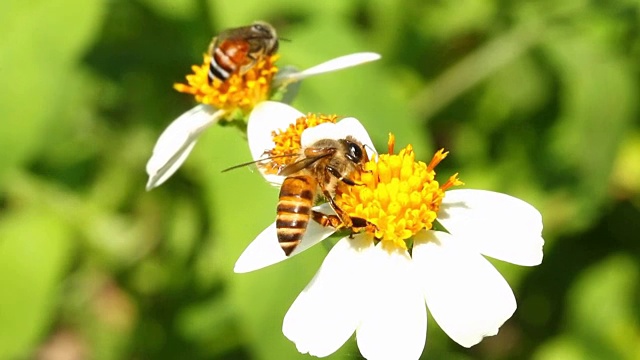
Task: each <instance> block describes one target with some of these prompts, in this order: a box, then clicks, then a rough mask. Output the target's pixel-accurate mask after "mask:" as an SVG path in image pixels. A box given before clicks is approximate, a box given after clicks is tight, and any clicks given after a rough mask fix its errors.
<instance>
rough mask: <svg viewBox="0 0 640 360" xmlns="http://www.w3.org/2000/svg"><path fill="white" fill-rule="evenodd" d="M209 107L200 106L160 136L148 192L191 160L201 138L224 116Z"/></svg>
mask: <svg viewBox="0 0 640 360" xmlns="http://www.w3.org/2000/svg"><path fill="white" fill-rule="evenodd" d="M224 113H225V112H224V111H223V110H218V111H216V109H215V108H213V107H211V106H209V105H203V104H201V105H198V106H196V107H194V108H193V109H191V110H189V111H187V112H185V113H184V114H182V115H180V117H178V118H177V119H176V120H174V121H173V122H172V123H171V124H170V125H169V126H168V127H167V128H166V129H165V130H164V131H163V132H162V134H161V135H160V137H159V138H158V141H157V142H156V145H155V146H154V148H153V154H152V155H151V158H150V159H149V161H148V162H147V174H148V175H149V181H148V182H147V190H151V189H153V188H154V187H156V186H159V185H161V184H162V183H163V182H165V181H166V180H167V179H168V178H169V177H170V176H171V175H173V173H174V172H176V170H178V168H179V167H180V166H181V165H182V163H183V162H184V161H185V160H186V159H187V156H189V153H191V150H192V149H193V147H194V145H195V144H196V141H197V140H198V137H199V136H200V134H201V133H202V131H204V130H205V129H206V128H208V127H209V126H211V125H213V124H215V123H216V122H217V121H218V120H219V119H220V118H221V117H222V116H223V115H224Z"/></svg>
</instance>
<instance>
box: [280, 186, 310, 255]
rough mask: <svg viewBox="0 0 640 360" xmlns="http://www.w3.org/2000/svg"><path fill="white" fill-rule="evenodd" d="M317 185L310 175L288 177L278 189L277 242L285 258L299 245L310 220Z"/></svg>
mask: <svg viewBox="0 0 640 360" xmlns="http://www.w3.org/2000/svg"><path fill="white" fill-rule="evenodd" d="M316 187H317V183H316V180H315V179H314V178H313V177H312V176H310V175H297V176H289V177H287V178H286V179H285V180H284V182H283V183H282V187H281V188H280V200H279V201H278V211H277V215H276V231H277V234H278V242H280V246H281V247H282V250H284V252H285V254H287V256H288V255H289V254H291V252H292V251H293V250H294V249H295V248H296V246H298V244H300V241H301V240H302V237H303V236H304V233H305V231H306V230H307V225H309V221H310V219H311V207H312V206H313V201H314V198H315V194H316Z"/></svg>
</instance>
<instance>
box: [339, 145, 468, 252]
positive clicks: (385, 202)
mask: <svg viewBox="0 0 640 360" xmlns="http://www.w3.org/2000/svg"><path fill="white" fill-rule="evenodd" d="M388 145H389V154H383V155H379V156H378V159H377V160H375V159H373V160H371V161H369V162H368V163H366V164H365V170H364V171H362V172H357V171H356V172H355V173H354V174H352V179H353V180H355V181H356V183H357V184H358V185H355V186H349V185H347V184H344V183H342V182H340V183H339V185H338V187H337V189H336V199H335V201H336V204H337V205H338V207H340V209H342V210H343V211H345V212H346V213H347V214H349V216H351V217H358V218H363V219H366V220H367V221H369V222H370V223H372V224H374V225H375V227H376V229H375V230H370V231H372V232H373V233H374V236H375V238H376V239H378V240H380V241H382V242H383V244H382V245H384V246H394V247H400V248H403V249H408V248H409V247H410V244H408V243H407V241H409V240H410V239H411V237H412V236H414V235H415V234H416V233H417V232H418V231H421V230H422V229H427V230H428V229H431V228H432V226H433V222H434V221H435V220H436V218H437V215H438V211H439V210H440V204H441V203H442V199H443V198H444V193H445V191H446V190H447V189H448V188H450V187H452V186H457V185H462V182H461V181H460V180H458V174H457V173H456V174H454V175H453V176H451V177H450V178H449V180H447V182H445V183H444V184H443V185H440V184H439V183H438V181H436V180H435V175H436V173H435V167H436V166H437V165H438V163H440V161H442V160H443V159H444V158H445V157H446V156H447V154H448V152H444V151H443V150H442V149H441V150H439V151H438V152H436V154H435V155H434V156H433V159H432V160H431V162H430V163H429V164H428V165H427V164H425V163H424V162H421V161H416V160H415V153H414V152H413V148H412V146H411V145H408V146H407V147H406V148H404V149H402V150H401V151H400V153H399V154H397V155H394V154H393V147H394V146H395V138H394V137H393V135H392V134H390V135H389V143H388Z"/></svg>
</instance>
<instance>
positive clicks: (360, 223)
mask: <svg viewBox="0 0 640 360" xmlns="http://www.w3.org/2000/svg"><path fill="white" fill-rule="evenodd" d="M351 222H352V223H353V224H352V226H351V233H352V234H353V233H357V232H360V230H362V229H365V231H366V232H368V233H375V232H376V231H378V227H377V226H376V225H375V224H373V223H371V222H369V220H367V219H363V218H360V217H352V218H351Z"/></svg>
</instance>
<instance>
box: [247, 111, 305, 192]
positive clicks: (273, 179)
mask: <svg viewBox="0 0 640 360" xmlns="http://www.w3.org/2000/svg"><path fill="white" fill-rule="evenodd" d="M302 116H304V114H303V113H301V112H300V111H298V110H296V109H295V108H294V107H291V106H289V105H287V104H283V103H280V102H276V101H264V102H261V103H259V104H258V105H256V107H254V108H253V110H252V111H251V114H250V115H249V120H248V123H247V139H248V141H249V150H250V151H251V156H252V157H253V160H259V159H261V158H263V157H264V152H265V151H268V150H271V149H273V148H274V147H275V143H274V142H273V136H272V132H273V131H277V130H285V129H286V128H287V127H288V126H289V125H291V124H294V123H295V122H296V119H298V118H300V117H302ZM258 169H259V170H260V173H261V174H262V176H264V177H265V179H266V180H267V181H268V182H269V183H271V184H273V185H281V184H282V181H283V180H284V177H283V176H278V175H273V174H271V175H270V174H265V173H264V172H263V171H262V168H261V167H260V166H258Z"/></svg>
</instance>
